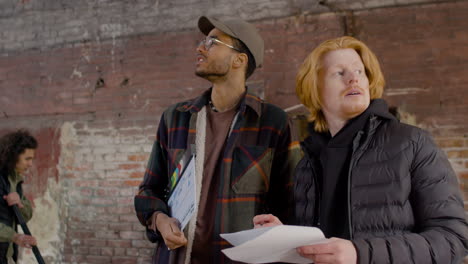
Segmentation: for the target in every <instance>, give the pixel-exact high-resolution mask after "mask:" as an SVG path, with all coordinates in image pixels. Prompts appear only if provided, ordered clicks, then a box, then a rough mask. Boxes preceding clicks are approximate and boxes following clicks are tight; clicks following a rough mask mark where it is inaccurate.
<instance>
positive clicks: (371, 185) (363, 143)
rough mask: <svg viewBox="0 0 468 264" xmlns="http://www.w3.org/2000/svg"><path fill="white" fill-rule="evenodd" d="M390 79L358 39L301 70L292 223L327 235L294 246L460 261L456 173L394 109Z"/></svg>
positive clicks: (315, 56) (325, 46)
mask: <svg viewBox="0 0 468 264" xmlns="http://www.w3.org/2000/svg"><path fill="white" fill-rule="evenodd" d="M384 84H385V81H384V77H383V75H382V72H381V70H380V66H379V62H378V60H377V58H376V57H375V55H374V54H373V53H372V51H371V50H370V49H369V48H368V47H367V46H366V45H365V44H364V43H362V42H361V41H359V40H357V39H354V38H352V37H341V38H336V39H331V40H328V41H325V42H323V43H322V44H320V45H319V46H318V47H317V48H316V49H315V50H314V51H312V53H311V54H310V55H309V56H308V57H307V58H306V60H305V61H304V63H303V64H302V66H301V68H300V69H299V73H298V75H297V79H296V93H297V95H298V97H299V99H300V100H301V102H302V103H303V104H304V105H305V106H306V107H307V108H308V109H309V110H310V113H311V115H310V120H311V123H310V126H309V132H310V136H309V137H308V138H307V139H305V140H304V142H302V144H301V146H302V150H303V152H304V153H305V156H304V158H303V159H302V160H301V161H300V162H299V164H298V166H297V170H296V178H295V204H296V205H295V210H296V212H295V218H296V224H299V225H307V226H316V227H319V228H320V229H322V231H323V232H324V234H325V236H326V237H331V239H330V242H329V243H327V244H322V245H314V246H303V247H300V248H298V252H299V253H300V254H301V255H303V256H304V257H307V258H310V259H311V260H313V261H314V262H315V263H461V261H462V259H463V257H464V256H465V255H466V253H467V247H468V243H467V237H468V229H467V224H466V221H465V214H464V208H463V200H462V198H461V196H460V193H459V190H458V184H457V178H456V176H455V174H454V172H453V170H452V168H451V166H450V164H449V162H448V160H447V158H446V156H445V155H444V153H443V152H442V151H441V150H440V149H438V148H437V147H436V145H435V143H434V142H433V140H432V139H431V137H430V136H429V134H428V133H427V132H425V131H423V130H421V129H419V128H417V127H413V126H410V125H406V124H402V123H400V122H399V121H398V120H397V119H396V118H395V117H394V116H393V115H391V114H390V113H389V112H388V106H387V104H386V103H385V101H384V100H383V99H380V98H381V96H382V93H383V88H384ZM253 221H254V224H255V225H256V226H261V225H262V226H271V225H276V224H281V222H280V221H279V220H278V219H277V218H276V217H275V216H273V215H259V216H256V217H254V220H253Z"/></svg>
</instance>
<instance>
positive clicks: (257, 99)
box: [245, 94, 262, 102]
mask: <svg viewBox="0 0 468 264" xmlns="http://www.w3.org/2000/svg"><path fill="white" fill-rule="evenodd" d="M245 97H249V98H252V99H254V100H255V101H257V102H261V101H262V100H260V98H258V97H257V96H253V95H251V94H246V95H245Z"/></svg>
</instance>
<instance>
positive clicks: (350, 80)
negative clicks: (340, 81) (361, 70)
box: [348, 72, 359, 84]
mask: <svg viewBox="0 0 468 264" xmlns="http://www.w3.org/2000/svg"><path fill="white" fill-rule="evenodd" d="M358 81H359V76H358V74H357V73H356V72H350V73H348V83H349V84H353V83H357V82H358Z"/></svg>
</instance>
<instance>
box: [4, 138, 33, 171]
mask: <svg viewBox="0 0 468 264" xmlns="http://www.w3.org/2000/svg"><path fill="white" fill-rule="evenodd" d="M36 148H37V140H36V139H35V138H34V137H33V136H31V134H30V133H29V132H28V131H26V130H18V131H16V132H12V133H8V134H6V135H4V136H3V137H1V138H0V173H1V174H2V176H3V177H8V175H10V174H11V173H13V172H14V170H15V167H16V163H17V162H18V157H19V155H20V154H21V153H23V152H24V151H25V150H26V149H36Z"/></svg>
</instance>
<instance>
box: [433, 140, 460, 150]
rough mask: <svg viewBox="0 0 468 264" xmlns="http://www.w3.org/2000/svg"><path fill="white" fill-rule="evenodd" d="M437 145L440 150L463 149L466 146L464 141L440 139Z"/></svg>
mask: <svg viewBox="0 0 468 264" xmlns="http://www.w3.org/2000/svg"><path fill="white" fill-rule="evenodd" d="M437 145H438V146H439V147H440V148H461V147H463V145H464V140H463V139H438V140H437Z"/></svg>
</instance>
